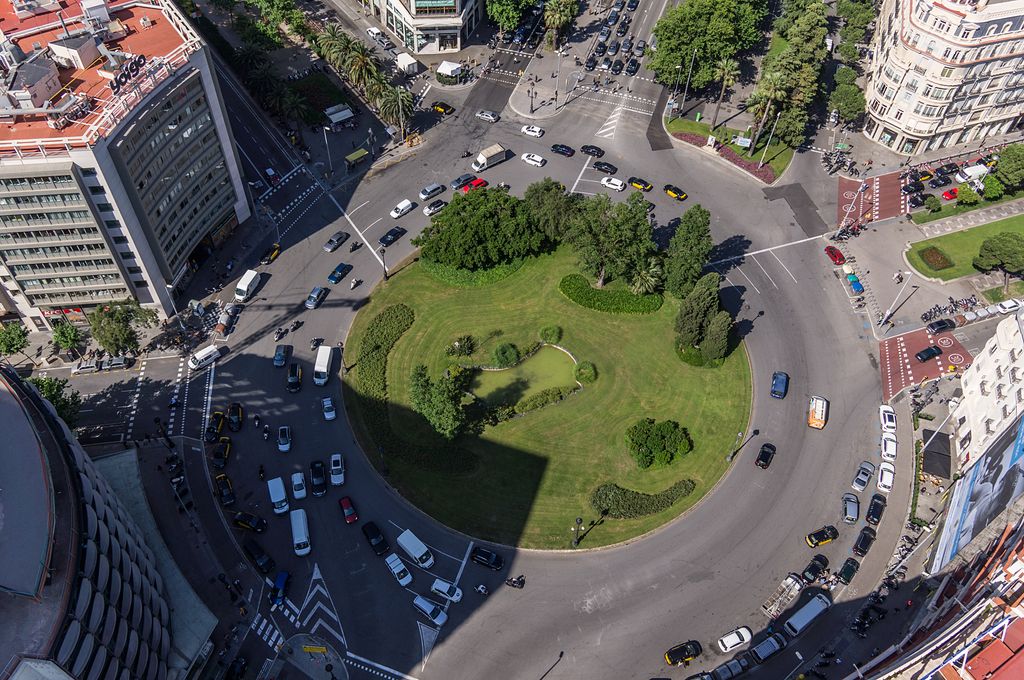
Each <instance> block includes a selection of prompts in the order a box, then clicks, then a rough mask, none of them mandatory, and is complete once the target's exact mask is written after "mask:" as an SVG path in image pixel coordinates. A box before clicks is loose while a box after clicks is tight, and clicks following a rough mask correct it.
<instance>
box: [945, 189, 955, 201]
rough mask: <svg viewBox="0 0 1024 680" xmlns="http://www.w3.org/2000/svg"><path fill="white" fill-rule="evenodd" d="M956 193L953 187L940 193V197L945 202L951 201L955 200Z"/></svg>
mask: <svg viewBox="0 0 1024 680" xmlns="http://www.w3.org/2000/svg"><path fill="white" fill-rule="evenodd" d="M956 192H957V187H953V188H952V189H947V190H946V191H943V192H942V197H943V198H944V199H946V200H947V201H952V200H953V199H954V198H956Z"/></svg>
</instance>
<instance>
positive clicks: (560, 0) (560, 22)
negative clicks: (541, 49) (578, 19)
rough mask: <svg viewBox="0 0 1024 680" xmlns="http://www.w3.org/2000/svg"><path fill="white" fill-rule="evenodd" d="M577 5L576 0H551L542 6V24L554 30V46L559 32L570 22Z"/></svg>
mask: <svg viewBox="0 0 1024 680" xmlns="http://www.w3.org/2000/svg"><path fill="white" fill-rule="evenodd" d="M578 6H579V5H578V4H577V2H576V0H551V1H550V2H548V4H547V5H545V6H544V26H545V27H547V29H548V30H549V31H554V32H555V47H556V48H557V47H558V34H559V32H560V31H561V30H562V29H563V28H565V27H566V26H568V25H569V24H570V23H572V20H573V18H574V17H575V16H576V9H577V8H578Z"/></svg>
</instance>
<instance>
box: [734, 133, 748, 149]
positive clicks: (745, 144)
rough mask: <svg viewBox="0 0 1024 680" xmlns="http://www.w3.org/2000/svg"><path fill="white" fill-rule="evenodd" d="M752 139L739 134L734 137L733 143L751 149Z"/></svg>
mask: <svg viewBox="0 0 1024 680" xmlns="http://www.w3.org/2000/svg"><path fill="white" fill-rule="evenodd" d="M751 141H752V140H751V139H750V137H740V136H739V135H736V136H735V137H733V138H732V143H733V144H735V145H736V146H738V147H741V148H743V149H749V148H750V142H751Z"/></svg>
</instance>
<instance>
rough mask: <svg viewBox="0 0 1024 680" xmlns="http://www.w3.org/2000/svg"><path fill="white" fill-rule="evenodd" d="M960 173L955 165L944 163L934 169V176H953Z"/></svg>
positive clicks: (958, 167)
mask: <svg viewBox="0 0 1024 680" xmlns="http://www.w3.org/2000/svg"><path fill="white" fill-rule="evenodd" d="M958 172H960V166H959V165H957V164H956V163H946V164H945V165H940V166H939V167H937V168H935V174H936V175H939V176H940V177H941V176H944V175H955V174H956V173H958Z"/></svg>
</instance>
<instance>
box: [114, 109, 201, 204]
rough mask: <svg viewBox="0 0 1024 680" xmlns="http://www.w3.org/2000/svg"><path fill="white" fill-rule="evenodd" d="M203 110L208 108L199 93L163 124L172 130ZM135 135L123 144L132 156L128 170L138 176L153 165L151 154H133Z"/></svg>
mask: <svg viewBox="0 0 1024 680" xmlns="http://www.w3.org/2000/svg"><path fill="white" fill-rule="evenodd" d="M205 111H208V108H207V106H206V98H205V97H204V96H203V95H202V94H200V95H199V96H198V97H196V98H195V99H194V100H192V101H191V102H189V103H188V104H186V105H185V107H184V109H182V110H181V112H179V113H178V115H177V116H175V117H174V118H173V119H171V120H167V121H164V122H163V124H164V125H166V126H168V129H169V130H170V131H172V132H173V131H174V130H175V129H176V128H177V127H178V126H180V125H181V124H182V123H184V122H186V121H187V120H189V119H190V118H192V117H193V116H195V115H197V114H199V113H202V112H205ZM136 137H137V135H135V136H133V137H132V139H130V140H129V141H128V143H127V144H126V145H125V146H126V147H127V148H126V151H127V153H128V155H129V156H132V158H131V160H130V161H129V162H128V170H129V171H130V172H131V173H132V175H136V176H138V175H141V173H142V170H143V169H144V168H146V167H147V166H150V167H151V166H152V165H153V156H152V154H147V153H139V154H135V146H134V145H135V144H137V143H138V141H139V140H138V139H137V138H136ZM150 176H151V175H150V174H147V175H146V177H145V179H149V178H150ZM138 188H139V189H140V190H141V189H142V187H141V186H140V187H138Z"/></svg>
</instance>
